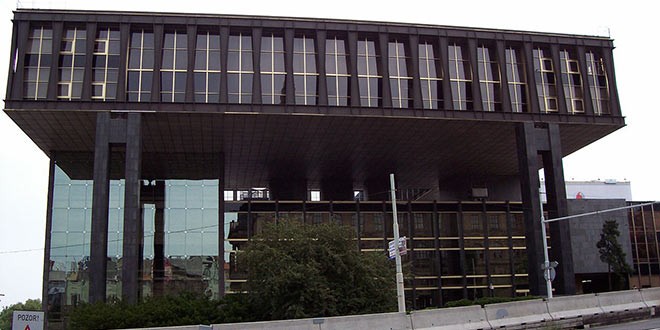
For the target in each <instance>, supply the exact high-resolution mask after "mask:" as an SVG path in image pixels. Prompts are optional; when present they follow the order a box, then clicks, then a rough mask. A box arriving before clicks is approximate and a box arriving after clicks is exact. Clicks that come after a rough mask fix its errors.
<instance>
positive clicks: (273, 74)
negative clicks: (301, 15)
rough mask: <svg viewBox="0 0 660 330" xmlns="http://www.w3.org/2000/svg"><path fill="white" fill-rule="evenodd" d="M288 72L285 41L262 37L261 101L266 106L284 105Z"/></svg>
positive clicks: (274, 37) (277, 37)
mask: <svg viewBox="0 0 660 330" xmlns="http://www.w3.org/2000/svg"><path fill="white" fill-rule="evenodd" d="M285 77H286V70H285V68H284V40H283V38H282V37H279V36H275V35H274V34H271V35H269V36H263V37H261V100H262V102H263V103H264V104H284V103H285V101H286V100H285V96H286V87H285Z"/></svg>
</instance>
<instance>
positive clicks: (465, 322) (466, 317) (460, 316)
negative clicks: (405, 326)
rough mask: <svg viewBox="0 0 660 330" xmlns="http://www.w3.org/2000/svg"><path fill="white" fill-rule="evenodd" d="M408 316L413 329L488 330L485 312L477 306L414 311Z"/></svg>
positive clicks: (488, 325)
mask: <svg viewBox="0 0 660 330" xmlns="http://www.w3.org/2000/svg"><path fill="white" fill-rule="evenodd" d="M410 316H411V318H412V326H413V328H414V329H423V330H451V329H465V330H468V329H469V330H478V329H490V324H488V321H487V320H486V311H485V310H484V309H483V308H481V306H479V305H476V306H465V307H456V308H443V309H429V310H422V311H414V312H413V313H412V314H411V315H410Z"/></svg>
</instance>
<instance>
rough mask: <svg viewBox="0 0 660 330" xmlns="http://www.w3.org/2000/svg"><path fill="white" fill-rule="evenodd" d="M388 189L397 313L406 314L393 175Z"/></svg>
mask: <svg viewBox="0 0 660 330" xmlns="http://www.w3.org/2000/svg"><path fill="white" fill-rule="evenodd" d="M390 187H391V191H390V192H391V195H392V220H393V221H392V229H393V231H394V260H395V263H396V297H397V300H398V302H399V312H400V313H405V312H406V298H405V293H404V289H403V271H402V270H401V253H400V252H399V220H398V217H397V211H396V190H395V188H394V174H393V173H392V174H390Z"/></svg>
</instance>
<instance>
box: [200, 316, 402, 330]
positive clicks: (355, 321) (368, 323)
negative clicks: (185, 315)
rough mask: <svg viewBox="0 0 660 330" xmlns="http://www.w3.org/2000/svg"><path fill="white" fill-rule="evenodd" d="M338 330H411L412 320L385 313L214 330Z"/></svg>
mask: <svg viewBox="0 0 660 330" xmlns="http://www.w3.org/2000/svg"><path fill="white" fill-rule="evenodd" d="M259 329H276V330H277V329H282V330H284V329H286V330H338V329H364V330H374V329H390V330H410V329H412V326H411V325H410V318H409V316H408V315H406V313H383V314H366V315H351V316H336V317H319V318H311V319H298V320H282V321H265V322H250V323H224V324H214V325H213V330H259Z"/></svg>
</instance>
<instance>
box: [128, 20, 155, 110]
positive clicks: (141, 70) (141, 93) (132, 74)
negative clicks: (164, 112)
mask: <svg viewBox="0 0 660 330" xmlns="http://www.w3.org/2000/svg"><path fill="white" fill-rule="evenodd" d="M127 71H128V72H127V79H126V96H127V98H128V101H131V102H149V101H151V85H152V81H153V74H154V34H153V32H151V31H146V30H137V31H133V32H132V33H131V43H130V49H129V52H128V70H127Z"/></svg>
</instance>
